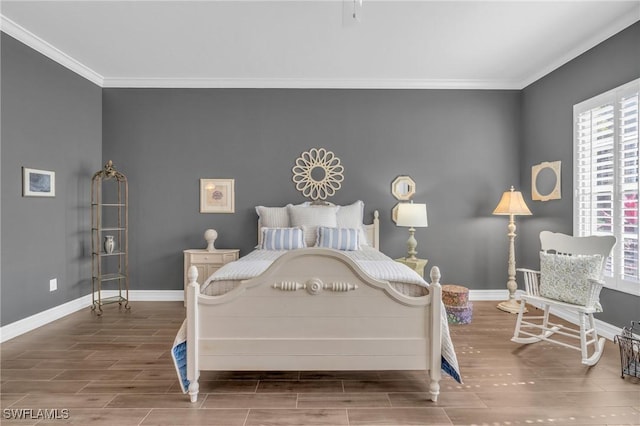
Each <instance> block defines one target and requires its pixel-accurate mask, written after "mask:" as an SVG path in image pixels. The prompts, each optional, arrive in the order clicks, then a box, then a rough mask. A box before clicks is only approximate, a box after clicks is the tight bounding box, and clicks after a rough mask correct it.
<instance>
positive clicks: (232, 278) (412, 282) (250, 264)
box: [201, 248, 428, 297]
mask: <svg viewBox="0 0 640 426" xmlns="http://www.w3.org/2000/svg"><path fill="white" fill-rule="evenodd" d="M285 253H286V251H275V250H254V251H252V252H251V253H249V254H248V255H246V256H244V257H241V258H240V259H239V260H237V261H235V262H231V263H228V264H226V265H224V266H223V267H222V268H220V269H218V270H217V271H216V272H215V273H214V274H213V275H211V276H210V277H209V278H207V280H206V281H205V282H204V283H203V284H202V287H201V289H202V290H201V291H202V293H204V294H207V295H209V296H217V295H220V294H223V293H225V292H227V291H229V290H231V288H233V285H234V283H237V282H239V281H242V280H248V279H251V278H254V277H257V276H258V275H260V274H262V273H263V272H264V271H265V270H266V269H267V268H268V267H269V266H270V265H271V264H272V263H273V262H274V261H275V260H276V259H278V258H279V257H280V256H282V255H283V254H285ZM341 253H343V254H344V255H346V256H347V257H349V258H351V260H353V261H354V262H356V263H357V264H358V266H360V267H361V268H362V270H363V271H364V272H366V273H367V274H369V275H370V276H372V277H373V278H375V279H378V280H383V281H389V282H390V283H391V284H392V286H393V287H394V288H395V289H396V290H398V291H399V292H401V293H403V294H405V295H407V296H414V297H417V296H422V295H424V294H425V293H426V291H425V290H424V289H426V288H428V284H427V283H426V281H425V280H424V279H423V278H422V277H421V276H420V275H419V274H418V273H417V272H415V271H414V270H413V269H411V268H409V267H408V266H406V265H403V264H402V263H399V262H396V261H394V260H393V259H391V258H390V257H388V256H387V255H385V254H383V253H381V252H379V251H378V250H375V249H373V248H364V249H361V250H354V251H342V252H341ZM416 287H417V288H416Z"/></svg>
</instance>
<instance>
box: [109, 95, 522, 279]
mask: <svg viewBox="0 0 640 426" xmlns="http://www.w3.org/2000/svg"><path fill="white" fill-rule="evenodd" d="M103 131H104V132H103V158H104V159H105V160H107V159H112V160H113V161H114V162H115V164H116V166H117V167H118V168H119V169H120V170H121V171H122V172H124V173H125V174H126V175H127V177H128V179H129V195H130V259H129V260H130V273H131V286H132V288H134V289H176V290H177V289H181V288H182V285H183V278H182V261H183V260H182V250H184V249H187V248H197V247H205V246H206V243H205V241H204V239H203V237H202V234H203V232H204V230H205V229H207V228H215V229H217V230H218V233H219V237H218V240H217V241H216V246H217V247H221V248H222V247H237V248H240V249H241V254H246V253H248V252H249V251H250V250H251V249H252V247H253V246H254V245H255V244H256V233H257V231H256V220H257V217H256V213H255V210H254V207H255V206H256V205H275V206H278V205H284V204H286V203H289V202H298V201H302V200H303V198H302V197H301V195H300V194H299V193H298V192H297V191H296V189H295V187H294V184H293V183H292V180H291V178H292V172H291V168H292V167H293V165H294V162H295V160H296V158H297V157H298V156H299V155H300V154H301V153H302V152H303V151H306V150H308V149H310V148H313V147H324V148H327V149H329V150H332V151H334V152H335V154H336V155H337V156H338V157H339V158H340V159H341V160H342V163H343V165H344V167H345V180H344V182H343V187H342V189H341V190H340V191H339V192H338V193H337V195H336V196H335V197H334V198H333V199H332V201H334V202H336V203H343V204H345V203H351V202H353V201H355V200H358V199H361V200H363V201H364V202H365V204H366V207H365V208H366V216H367V217H368V218H369V219H370V218H371V214H372V211H373V210H374V209H379V211H380V214H381V235H382V250H383V251H384V252H385V253H387V254H389V255H390V256H394V257H399V256H401V255H403V254H404V253H405V252H406V244H405V243H406V240H407V238H408V231H407V229H406V228H397V227H396V226H395V225H394V224H393V223H392V222H391V219H390V215H391V209H392V208H393V206H394V205H395V202H396V200H395V199H394V198H393V196H392V195H391V192H390V191H391V188H390V186H391V182H392V180H393V179H394V178H395V177H396V176H398V175H402V174H407V175H410V176H412V177H413V179H414V180H415V181H416V185H417V193H416V195H415V197H414V199H415V200H416V202H426V203H427V206H428V215H429V227H428V228H423V229H419V230H418V231H417V235H416V237H417V239H418V252H419V255H420V256H422V257H426V258H428V259H429V266H430V265H438V266H439V267H440V268H441V270H442V273H443V279H444V281H445V282H448V283H458V284H462V285H466V286H469V287H470V288H474V289H495V288H499V289H500V288H506V279H507V277H506V265H507V237H506V232H507V231H506V228H507V222H506V219H505V218H504V217H496V216H492V215H491V212H492V210H493V208H494V207H495V205H496V204H497V203H498V200H499V198H500V195H501V194H502V192H503V191H504V190H506V189H507V188H508V187H509V185H511V184H515V185H517V183H518V179H519V176H518V158H519V152H518V146H519V143H518V142H519V139H518V137H519V132H520V93H519V92H518V91H453V90H417V91H411V90H237V89H234V90H223V89H221V90H200V89H197V90H189V89H105V90H104V92H103ZM200 178H234V179H235V180H236V213H235V214H201V213H199V179H200Z"/></svg>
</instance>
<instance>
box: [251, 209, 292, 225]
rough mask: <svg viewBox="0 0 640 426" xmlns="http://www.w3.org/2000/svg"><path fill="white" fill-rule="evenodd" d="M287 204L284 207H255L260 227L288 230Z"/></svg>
mask: <svg viewBox="0 0 640 426" xmlns="http://www.w3.org/2000/svg"><path fill="white" fill-rule="evenodd" d="M290 205H291V204H288V205H286V206H284V207H264V206H256V213H258V217H259V218H260V225H261V226H265V227H267V228H288V227H289V210H288V206H290Z"/></svg>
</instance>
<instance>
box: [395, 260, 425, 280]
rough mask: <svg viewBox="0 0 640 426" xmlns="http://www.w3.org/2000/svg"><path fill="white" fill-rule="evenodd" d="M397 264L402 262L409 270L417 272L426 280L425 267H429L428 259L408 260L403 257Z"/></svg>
mask: <svg viewBox="0 0 640 426" xmlns="http://www.w3.org/2000/svg"><path fill="white" fill-rule="evenodd" d="M396 262H400V263H402V264H405V265H407V266H408V267H409V268H411V269H413V270H414V271H416V272H417V273H418V274H419V275H420V276H421V277H422V278H424V267H425V266H427V263H428V262H429V260H427V259H415V260H411V259H407V258H406V257H401V258H400V259H396Z"/></svg>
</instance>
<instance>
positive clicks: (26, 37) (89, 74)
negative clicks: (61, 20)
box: [0, 14, 104, 87]
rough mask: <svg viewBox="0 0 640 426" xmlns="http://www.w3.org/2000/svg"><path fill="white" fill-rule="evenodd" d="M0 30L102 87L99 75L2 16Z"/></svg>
mask: <svg viewBox="0 0 640 426" xmlns="http://www.w3.org/2000/svg"><path fill="white" fill-rule="evenodd" d="M0 30H2V32H4V33H6V34H8V35H10V36H11V37H13V38H15V39H16V40H18V41H20V42H22V43H24V44H25V45H27V46H29V47H30V48H32V49H33V50H35V51H36V52H39V53H41V54H43V55H44V56H46V57H48V58H49V59H51V60H53V61H55V62H57V63H58V64H60V65H62V66H63V67H66V68H68V69H70V70H71V71H73V72H75V73H76V74H78V75H80V76H82V77H84V78H86V79H87V80H89V81H90V82H92V83H93V84H95V85H97V86H100V87H103V86H102V85H103V83H104V78H103V77H102V76H101V75H100V74H98V73H97V72H95V71H94V70H92V69H91V68H89V67H88V66H86V65H84V64H83V63H81V62H79V61H77V60H75V59H74V58H72V57H71V56H69V55H67V54H66V53H64V52H63V51H61V50H60V49H58V48H57V47H55V46H53V45H52V44H50V43H48V42H46V41H45V40H43V39H41V38H40V37H38V36H37V35H35V34H33V33H32V32H30V31H29V30H27V29H25V28H24V27H21V26H20V25H18V24H16V23H15V22H13V21H12V20H11V19H9V18H7V17H6V16H4V15H2V14H0Z"/></svg>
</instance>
